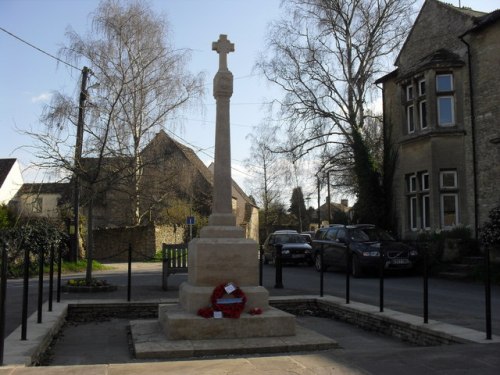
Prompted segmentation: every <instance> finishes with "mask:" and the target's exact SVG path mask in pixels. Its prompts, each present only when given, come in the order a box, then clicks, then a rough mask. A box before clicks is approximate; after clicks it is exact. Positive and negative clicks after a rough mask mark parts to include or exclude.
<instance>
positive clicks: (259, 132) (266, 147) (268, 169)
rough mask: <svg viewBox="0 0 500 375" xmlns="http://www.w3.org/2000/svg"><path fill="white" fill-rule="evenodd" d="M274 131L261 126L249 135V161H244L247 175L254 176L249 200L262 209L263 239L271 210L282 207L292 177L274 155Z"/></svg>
mask: <svg viewBox="0 0 500 375" xmlns="http://www.w3.org/2000/svg"><path fill="white" fill-rule="evenodd" d="M275 130H276V129H273V128H271V127H269V126H267V125H262V126H260V127H258V128H257V129H256V130H255V132H254V133H255V135H254V134H250V135H249V136H248V138H249V139H250V141H251V148H250V157H249V158H248V159H247V160H246V161H245V164H246V167H247V169H248V172H249V173H250V174H251V175H252V176H253V177H252V179H251V180H250V181H249V182H250V187H251V190H252V196H254V197H255V200H256V203H257V204H258V205H259V206H260V207H262V208H263V209H264V211H263V219H264V220H263V222H262V223H261V224H262V225H261V227H263V228H264V231H265V236H264V238H265V237H267V235H268V234H269V233H268V232H269V228H270V224H271V219H270V212H271V207H274V206H275V205H277V204H279V203H282V202H281V201H282V199H283V195H282V194H283V191H284V186H285V181H287V180H290V178H291V174H290V170H289V168H288V163H287V162H286V161H285V160H283V158H280V155H279V154H278V153H276V152H273V150H272V149H273V148H274V147H275V144H274V140H275V137H274V134H275Z"/></svg>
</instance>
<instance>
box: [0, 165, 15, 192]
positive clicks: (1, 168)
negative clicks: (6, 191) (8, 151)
mask: <svg viewBox="0 0 500 375" xmlns="http://www.w3.org/2000/svg"><path fill="white" fill-rule="evenodd" d="M15 162H16V159H0V187H2V185H3V183H4V181H5V179H6V178H7V176H8V175H9V172H10V170H11V169H12V166H13V165H14V163H15Z"/></svg>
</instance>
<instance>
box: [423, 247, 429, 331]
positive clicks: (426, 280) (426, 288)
mask: <svg viewBox="0 0 500 375" xmlns="http://www.w3.org/2000/svg"><path fill="white" fill-rule="evenodd" d="M427 250H428V247H427V246H426V247H425V249H424V324H427V323H429V270H428V266H429V265H428V254H427Z"/></svg>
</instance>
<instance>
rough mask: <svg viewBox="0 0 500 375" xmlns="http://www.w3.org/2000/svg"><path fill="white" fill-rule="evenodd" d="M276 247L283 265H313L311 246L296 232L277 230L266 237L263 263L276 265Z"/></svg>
mask: <svg viewBox="0 0 500 375" xmlns="http://www.w3.org/2000/svg"><path fill="white" fill-rule="evenodd" d="M278 246H281V261H282V262H283V263H296V264H297V263H307V264H309V265H312V264H313V256H312V246H311V245H309V244H308V243H307V241H306V239H305V238H304V237H303V236H301V235H300V234H299V233H298V232H296V231H290V230H279V231H276V232H274V233H272V234H270V235H269V236H268V237H267V239H266V241H265V242H264V245H263V250H264V263H266V264H267V263H274V264H276V254H277V251H276V249H277V247H278Z"/></svg>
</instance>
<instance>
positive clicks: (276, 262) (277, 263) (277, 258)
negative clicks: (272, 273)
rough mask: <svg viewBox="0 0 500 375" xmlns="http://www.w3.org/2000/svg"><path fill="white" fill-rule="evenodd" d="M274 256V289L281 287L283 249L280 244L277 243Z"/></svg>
mask: <svg viewBox="0 0 500 375" xmlns="http://www.w3.org/2000/svg"><path fill="white" fill-rule="evenodd" d="M275 247H276V256H275V260H274V265H275V267H276V277H275V284H274V288H275V289H283V265H282V262H281V251H282V250H283V245H282V244H277V245H276V246H275Z"/></svg>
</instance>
